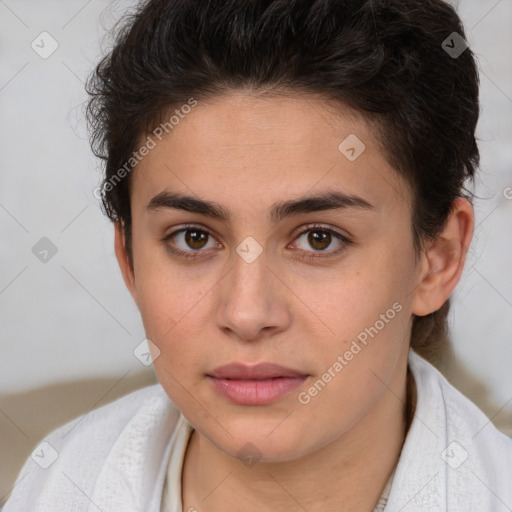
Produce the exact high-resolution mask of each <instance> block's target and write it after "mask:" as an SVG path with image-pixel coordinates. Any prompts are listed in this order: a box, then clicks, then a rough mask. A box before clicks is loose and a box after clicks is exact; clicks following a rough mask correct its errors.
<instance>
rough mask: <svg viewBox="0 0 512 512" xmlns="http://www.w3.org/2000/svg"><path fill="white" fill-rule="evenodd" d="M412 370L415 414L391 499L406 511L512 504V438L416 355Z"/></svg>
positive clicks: (458, 510) (412, 356) (462, 511)
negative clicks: (415, 389) (415, 392)
mask: <svg viewBox="0 0 512 512" xmlns="http://www.w3.org/2000/svg"><path fill="white" fill-rule="evenodd" d="M409 366H410V368H411V371H412V373H413V376H414V379H415V382H416V387H417V391H418V393H417V403H416V411H415V415H414V420H413V422H412V424H411V427H410V429H409V432H408V434H407V437H406V440H405V443H404V446H403V449H402V454H401V456H400V460H399V464H398V466H397V473H396V477H395V478H396V485H395V482H394V485H393V487H394V489H392V494H391V496H390V500H391V501H392V502H393V504H395V505H399V508H400V507H403V510H404V512H406V511H408V510H445V509H448V507H449V510H450V511H454V512H466V511H467V510H496V511H497V510H502V506H503V503H507V504H510V505H512V486H511V485H510V484H511V482H512V438H510V437H508V436H507V435H505V434H504V433H503V432H500V431H499V430H498V429H497V428H496V427H495V426H494V425H493V423H492V421H491V419H489V418H488V417H487V416H486V415H485V414H484V413H483V412H482V411H481V410H480V409H479V408H478V407H477V406H476V405H475V404H474V403H473V402H472V401H471V400H469V399H468V398H467V397H466V396H464V395H463V394H462V393H461V392H460V391H458V390H457V389H456V388H455V387H454V386H453V385H452V384H450V383H449V382H448V380H447V379H446V378H445V377H444V376H443V375H442V374H441V373H440V372H439V371H438V370H437V369H436V368H434V366H433V365H432V364H430V363H429V362H427V361H426V360H425V359H423V358H422V357H420V356H419V355H418V354H416V353H415V352H413V351H412V350H411V352H410V356H409ZM443 507H444V508H443ZM503 510H504V509H503Z"/></svg>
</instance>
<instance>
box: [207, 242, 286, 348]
mask: <svg viewBox="0 0 512 512" xmlns="http://www.w3.org/2000/svg"><path fill="white" fill-rule="evenodd" d="M278 273H279V272H278V271H277V269H276V270H273V269H272V268H271V267H270V266H269V262H268V258H267V257H266V254H265V251H263V253H262V254H260V255H259V256H258V257H257V258H256V259H255V260H254V261H252V262H248V261H246V260H244V259H243V258H242V257H240V256H239V255H238V254H236V256H235V257H234V264H233V268H232V269H231V271H230V272H229V273H228V274H227V275H226V277H225V278H224V279H223V280H222V285H221V286H220V287H218V289H217V290H216V293H217V294H218V297H217V299H218V300H217V308H216V321H217V325H218V326H219V328H220V329H221V330H223V331H224V333H225V334H227V335H229V336H230V337H232V338H235V339H237V340H240V341H257V340H259V339H262V338H264V337H268V336H272V335H274V334H276V333H278V332H280V331H283V330H285V329H287V328H288V326H289V324H290V322H291V313H290V307H289V306H290V303H291V298H290V297H289V295H290V292H289V290H288V288H287V287H286V286H285V285H284V284H283V282H282V281H281V280H280V279H279V277H278Z"/></svg>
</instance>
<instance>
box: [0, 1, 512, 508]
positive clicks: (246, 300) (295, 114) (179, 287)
mask: <svg viewBox="0 0 512 512" xmlns="http://www.w3.org/2000/svg"><path fill="white" fill-rule="evenodd" d="M88 92H89V93H90V95H91V99H90V103H89V110H88V115H89V120H90V122H91V129H92V144H93V149H94V151H95V153H96V154H97V155H98V156H99V157H101V158H103V159H104V161H105V179H104V182H103V186H102V188H101V190H100V191H98V192H99V195H100V197H101V198H102V200H103V205H104V208H105V211H106V213H107V214H108V215H109V217H110V218H111V219H112V220H113V221H114V224H115V252H116V255H117V259H118V261H119V265H120V269H121V271H122V274H123V276H124V280H125V282H126V285H127V287H128V290H129V291H130V293H131V294H132V296H133V299H134V300H135V302H136V304H137V306H138V308H139V310H140V312H141V316H142V320H143V323H144V327H145V331H146V335H147V338H148V341H147V344H148V347H149V351H150V354H151V356H152V358H153V364H154V368H155V371H156V374H157V377H158V380H159V384H158V385H155V386H151V387H148V388H144V389H141V390H139V391H136V392H134V393H132V394H130V395H128V396H125V397H123V398H122V399H120V400H117V401H116V402H114V403H112V404H110V405H107V406H104V407H101V408H99V409H97V410H95V411H93V412H91V413H89V414H87V415H84V416H81V417H79V418H76V419H75V420H74V421H72V422H71V423H69V424H67V425H64V426H63V427H60V428H59V429H57V430H56V431H54V432H53V433H52V434H51V435H49V436H48V437H47V438H46V439H45V441H44V442H43V443H42V444H41V445H39V447H38V448H37V449H36V451H35V452H34V454H33V456H32V457H31V458H29V459H28V461H27V462H26V464H25V466H24V468H23V469H22V471H21V473H20V476H19V479H18V483H17V485H16V486H15V488H14V490H13V493H12V496H11V498H10V500H9V501H8V503H7V505H6V507H5V509H4V511H5V512H15V511H16V512H20V511H28V510H30V511H31V512H35V511H49V510H51V511H53V512H56V511H93V510H94V511H96V510H99V511H103V512H108V511H112V512H123V511H144V512H159V511H162V512H164V511H165V512H180V511H200V512H220V511H222V512H235V511H240V510H243V511H244V512H253V511H284V512H286V511H292V510H293V511H296V510H304V511H308V512H315V511H320V510H321V511H341V510H343V511H359V512H361V511H367V512H371V511H383V510H386V511H389V512H398V511H404V512H405V511H436V512H437V511H450V512H454V511H460V512H462V511H464V512H468V511H471V512H491V511H492V512H498V511H506V510H511V509H512V440H511V439H509V438H508V437H507V436H505V435H504V434H502V433H500V432H499V431H498V430H497V429H496V428H495V427H494V426H493V425H492V423H491V422H490V421H489V420H488V419H487V417H486V416H485V415H484V414H483V413H482V412H481V411H480V410H479V409H478V408H477V407H476V406H475V405H473V404H472V403H471V402H470V401H469V400H468V399H467V398H465V397H464V396H463V395H461V394H460V393H459V392H458V391H457V390H456V389H455V388H453V387H452V386H451V385H450V384H449V383H448V382H447V381H446V380H445V378H444V377H443V376H442V375H441V374H440V373H439V372H438V371H437V370H435V369H434V367H433V366H432V365H431V364H430V363H429V362H427V360H426V359H424V358H423V357H422V356H421V355H420V354H423V355H425V354H427V353H435V352H436V347H437V346H438V345H439V343H440V341H441V340H442V339H443V336H444V334H445V331H446V315H447V313H448V309H449V298H450V295H451V293H452V291H453V289H454V288H455V286H456V284H457V282H458V281H459V279H460V276H461V273H462V270H463V267H464V262H465V257H466V253H467V250H468V247H469V245H470V242H471V238H472V234H473V228H474V216H473V210H472V204H471V194H470V193H469V192H467V191H466V190H465V188H464V186H465V183H466V180H467V179H471V178H473V176H474V173H475V171H476V169H477V166H478V148H477V145H476V143H475V137H474V131H475V126H476V123H477V119H478V112H479V104H478V75H477V70H476V66H475V61H474V58H473V55H472V53H471V51H470V49H469V48H467V45H466V42H465V39H464V31H463V27H462V26H461V22H460V20H459V18H458V16H457V15H456V13H455V12H454V10H453V9H452V8H451V7H450V6H449V5H447V4H446V3H444V2H442V1H441V0H429V1H425V0H373V1H371V0H318V1H305V0H301V1H299V0H265V1H263V0H258V1H253V2H244V1H240V0H219V1H217V2H211V1H206V0H196V1H190V0H189V1H185V0H181V1H180V0H150V1H149V2H146V3H144V4H141V5H140V6H139V8H138V9H137V11H136V12H135V13H134V14H132V15H130V16H128V17H127V18H126V19H125V21H124V24H123V25H122V26H121V27H119V28H118V37H117V41H116V44H115V46H114V48H113V49H112V51H111V52H110V53H109V54H108V55H107V56H106V57H105V58H104V59H103V60H102V62H101V63H100V64H99V65H98V67H97V69H96V70H95V72H94V74H93V75H92V76H91V79H90V81H89V84H88ZM37 450H39V451H37ZM48 453H51V454H52V456H51V457H49V458H48V457H47V456H46V455H47V454H48ZM41 454H43V455H41ZM38 457H39V458H42V459H45V460H47V463H45V464H41V462H40V461H38V460H37V459H38Z"/></svg>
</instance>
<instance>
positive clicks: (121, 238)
mask: <svg viewBox="0 0 512 512" xmlns="http://www.w3.org/2000/svg"><path fill="white" fill-rule="evenodd" d="M114 250H115V253H116V258H117V263H118V264H119V268H120V269H121V274H122V275H123V280H124V283H125V284H126V287H127V288H128V291H129V292H130V294H131V295H132V297H133V300H134V301H135V303H136V304H137V291H136V286H135V274H134V270H133V267H132V264H131V262H130V258H129V257H128V253H127V251H126V237H125V235H124V231H123V228H122V226H121V223H120V222H116V223H115V225H114Z"/></svg>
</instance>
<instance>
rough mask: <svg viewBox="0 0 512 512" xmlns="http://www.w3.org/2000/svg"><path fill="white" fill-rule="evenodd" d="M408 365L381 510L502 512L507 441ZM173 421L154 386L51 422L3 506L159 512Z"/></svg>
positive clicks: (172, 410) (430, 375)
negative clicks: (408, 415)
mask: <svg viewBox="0 0 512 512" xmlns="http://www.w3.org/2000/svg"><path fill="white" fill-rule="evenodd" d="M409 366H410V368H411V371H412V373H413V375H414V378H415V381H416V388H417V405H416V411H415V416H414V419H413V422H412V424H411V427H410V429H409V432H408V434H407V438H406V440H405V443H404V446H403V449H402V453H401V455H400V459H399V462H398V465H397V467H396V471H395V475H394V478H393V483H392V487H391V492H390V495H389V499H388V503H387V505H386V508H385V511H386V512H398V511H400V512H419V511H421V512H427V511H429V512H506V511H509V512H510V511H511V510H512V439H511V438H509V437H508V436H506V435H505V434H503V433H501V432H499V431H498V430H497V429H496V428H495V427H494V426H493V424H492V423H491V422H490V421H489V419H488V418H487V417H486V416H485V415H484V413H483V412H481V411H480V410H479V409H478V408H477V407H476V405H474V404H473V403H472V402H471V401H470V400H468V399H467V398H466V397H464V396H463V395H462V394H461V393H460V392H459V391H457V390H456V389H455V388H454V387H453V386H452V385H451V384H449V383H448V381H447V380H446V379H445V378H444V377H443V376H442V375H441V374H440V373H439V372H438V371H437V370H436V369H435V368H434V367H433V366H432V365H431V364H429V363H428V362H427V361H425V360H424V359H422V358H421V357H420V356H419V355H417V354H416V353H415V352H414V351H412V350H411V351H410V354H409ZM179 418H180V412H179V410H178V409H177V408H176V407H175V406H174V405H173V404H172V403H171V402H170V400H169V398H168V397H167V395H166V394H165V392H164V390H163V388H162V387H161V386H160V384H155V385H153V386H149V387H146V388H143V389H140V390H138V391H135V392H133V393H131V394H129V395H127V396H125V397H122V398H120V399H119V400H116V401H115V402H113V403H111V404H107V405H105V406H103V407H100V408H98V409H95V410H94V411H92V412H90V413H88V414H86V415H83V416H80V417H78V418H76V419H75V420H73V421H71V422H69V423H67V424H66V425H64V426H61V427H59V428H58V429H56V430H54V431H53V432H52V433H51V434H50V435H49V436H47V437H46V438H45V440H44V441H43V443H48V444H42V445H41V444H39V445H38V448H36V449H35V450H34V452H33V454H32V456H31V457H29V458H28V459H27V461H26V462H25V464H24V466H23V468H22V469H21V471H20V474H19V476H18V479H17V483H16V485H15V487H14V489H13V491H12V494H11V497H10V498H9V500H8V501H7V503H6V504H5V506H4V508H3V512H82V511H83V512H86V511H87V512H98V511H100V512H161V504H162V494H163V489H164V483H165V479H166V472H167V467H168V464H169V460H170V454H171V450H172V448H173V445H174V442H175V439H176V432H177V429H176V428H175V427H176V425H177V423H178V419H179ZM53 450H55V452H56V453H57V454H58V456H57V458H56V459H55V460H54V461H53V463H52V464H51V465H49V467H48V468H47V469H43V468H42V467H40V465H47V464H48V463H49V462H51V461H52V459H53V458H54V457H55V452H54V451H53ZM36 460H37V461H38V462H39V464H38V463H36V462H35V461H36ZM174 481H175V482H179V478H175V479H174ZM174 487H177V486H174ZM175 491H176V492H177V493H178V492H180V490H179V488H176V489H175ZM175 501H177V502H178V503H179V502H181V500H180V499H178V500H175Z"/></svg>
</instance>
